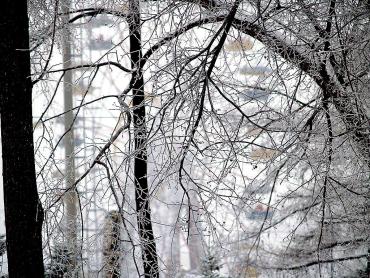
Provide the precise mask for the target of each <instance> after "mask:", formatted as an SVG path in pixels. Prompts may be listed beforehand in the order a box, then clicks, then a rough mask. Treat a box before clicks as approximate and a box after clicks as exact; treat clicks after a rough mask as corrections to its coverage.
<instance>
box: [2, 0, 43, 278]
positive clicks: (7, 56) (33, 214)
mask: <svg viewBox="0 0 370 278" xmlns="http://www.w3.org/2000/svg"><path fill="white" fill-rule="evenodd" d="M2 5H3V6H4V7H6V8H4V9H3V12H1V16H0V21H1V22H0V53H1V54H0V64H1V67H2V68H1V70H0V109H1V138H2V152H3V153H2V157H3V183H4V203H5V204H4V205H5V225H6V241H7V252H8V254H7V256H8V271H9V277H12V278H14V277H44V265H43V256H42V236H41V229H42V221H43V209H42V207H41V204H40V201H39V197H38V193H37V185H36V175H35V160H34V149H33V124H32V83H31V79H30V75H31V70H30V53H29V33H28V14H27V1H14V0H4V1H3V2H2Z"/></svg>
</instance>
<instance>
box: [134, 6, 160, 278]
mask: <svg viewBox="0 0 370 278" xmlns="http://www.w3.org/2000/svg"><path fill="white" fill-rule="evenodd" d="M129 4H130V14H129V16H128V18H127V21H128V24H129V30H130V53H131V54H130V55H131V67H132V68H133V69H136V71H135V74H134V76H133V82H134V83H133V89H132V93H133V106H134V110H133V123H134V134H135V135H134V136H135V139H134V140H135V154H136V156H135V162H134V175H135V199H136V211H137V222H138V230H139V236H140V241H141V252H142V259H143V267H144V275H145V277H159V273H158V259H157V251H156V244H155V241H154V234H153V227H152V221H151V216H150V214H151V212H150V204H149V188H148V179H147V147H146V143H147V141H146V140H147V131H146V123H145V115H146V112H145V104H144V79H143V74H142V69H141V68H140V60H141V58H142V49H141V30H140V28H141V26H140V7H139V1H138V0H130V1H129Z"/></svg>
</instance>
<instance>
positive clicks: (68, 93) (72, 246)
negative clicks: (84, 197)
mask: <svg viewBox="0 0 370 278" xmlns="http://www.w3.org/2000/svg"><path fill="white" fill-rule="evenodd" d="M63 2H64V3H63V5H62V13H63V14H64V16H63V23H64V29H63V67H64V68H69V67H71V65H72V47H71V33H70V30H69V28H68V26H67V25H68V21H69V8H70V5H71V2H70V0H64V1H63ZM72 82H73V77H72V71H66V72H65V74H64V77H63V90H64V111H65V112H66V113H65V115H64V128H65V132H66V134H65V137H64V150H65V178H66V184H65V186H66V189H68V191H67V192H66V194H65V196H64V198H63V201H64V206H65V212H64V217H65V220H64V225H65V231H64V232H65V241H66V245H67V249H68V250H69V253H70V256H71V258H70V262H71V263H70V267H69V271H68V272H69V277H73V272H75V268H76V264H77V262H76V259H77V255H76V254H77V223H76V219H77V194H76V190H75V186H74V182H75V161H74V160H75V158H74V136H73V126H72V125H73V118H74V115H73V112H72V111H71V110H72V108H73V95H72V94H73V88H72ZM67 111H68V112H67Z"/></svg>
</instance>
